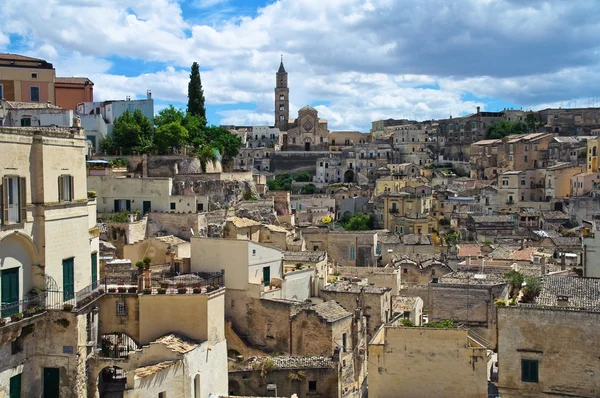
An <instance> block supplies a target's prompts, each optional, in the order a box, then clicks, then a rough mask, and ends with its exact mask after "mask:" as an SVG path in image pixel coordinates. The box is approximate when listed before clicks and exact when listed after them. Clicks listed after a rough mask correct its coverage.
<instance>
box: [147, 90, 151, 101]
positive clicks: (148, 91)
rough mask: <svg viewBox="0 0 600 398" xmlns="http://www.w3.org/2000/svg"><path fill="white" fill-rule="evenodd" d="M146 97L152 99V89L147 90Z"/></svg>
mask: <svg viewBox="0 0 600 398" xmlns="http://www.w3.org/2000/svg"><path fill="white" fill-rule="evenodd" d="M146 98H147V99H152V90H147V91H146Z"/></svg>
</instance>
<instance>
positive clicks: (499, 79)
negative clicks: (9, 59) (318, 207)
mask: <svg viewBox="0 0 600 398" xmlns="http://www.w3.org/2000/svg"><path fill="white" fill-rule="evenodd" d="M225 3H227V4H225ZM575 3H576V4H575ZM191 6H192V8H193V7H196V8H198V7H200V8H204V9H202V10H201V11H200V12H199V14H197V15H186V16H184V15H183V14H182V8H181V4H180V3H178V2H177V1H175V0H156V1H152V2H139V1H137V0H106V1H104V2H97V1H93V0H63V1H58V0H49V1H47V2H43V3H42V2H39V1H37V0H22V1H20V2H9V3H7V4H4V5H3V10H2V14H1V15H0V29H1V31H0V48H1V47H3V46H6V45H7V41H8V37H9V35H11V34H17V35H20V36H21V38H22V40H21V42H22V43H24V44H23V46H24V48H23V49H22V52H23V53H26V54H30V55H36V56H43V57H46V58H48V60H49V61H51V62H53V63H54V65H55V67H56V69H57V74H58V75H61V76H70V75H80V76H81V75H86V76H88V77H90V78H91V79H92V80H93V81H94V83H95V86H94V91H95V96H96V97H97V98H99V99H114V98H124V97H125V96H127V95H130V96H132V97H134V96H138V97H140V96H145V92H146V89H151V90H152V91H153V94H154V97H155V98H157V99H161V100H164V101H173V102H180V103H185V102H186V91H187V81H188V74H189V66H190V65H191V63H192V62H193V61H198V62H199V63H200V64H201V66H202V68H203V69H208V70H203V71H202V81H203V84H204V88H205V94H206V98H207V105H208V106H221V105H224V104H227V105H228V108H230V107H231V106H230V105H232V104H237V103H255V104H256V109H255V110H254V111H250V112H249V111H246V110H242V109H238V110H227V111H222V112H220V113H219V114H220V115H221V116H223V120H222V122H223V123H232V121H234V120H235V121H239V122H240V123H244V124H248V123H255V122H256V123H258V122H260V123H261V124H264V123H272V122H273V95H274V94H273V86H274V84H275V77H274V73H275V71H276V70H277V67H278V62H279V54H281V53H283V54H284V62H285V65H286V69H287V70H288V72H289V73H290V75H289V82H290V87H291V90H290V96H291V102H292V110H293V111H295V110H297V109H298V108H299V107H302V106H304V105H306V104H308V103H317V104H318V103H320V104H321V105H319V106H317V109H319V111H320V113H321V116H323V117H326V118H328V119H329V120H330V128H333V129H342V128H343V129H349V128H353V129H354V128H360V129H367V128H368V127H369V126H370V122H371V121H372V120H376V119H379V118H388V117H398V118H399V117H406V118H417V119H428V118H439V117H447V116H448V115H450V114H452V115H460V114H464V113H470V112H472V111H474V109H475V107H476V106H482V107H483V108H485V103H479V102H475V101H465V100H463V95H464V94H465V93H467V92H469V93H473V94H474V95H476V96H478V97H491V98H500V99H504V100H506V101H511V102H513V103H516V104H523V105H530V106H535V105H536V104H542V103H560V102H561V101H570V100H571V99H572V98H581V97H587V96H589V95H593V93H597V92H599V91H598V88H600V87H598V86H599V85H600V83H598V82H600V79H598V78H599V77H600V76H599V75H600V73H599V72H597V70H598V66H599V65H600V44H599V43H600V42H599V41H598V40H597V37H600V23H599V22H598V21H597V18H596V16H597V15H598V14H600V3H597V2H586V1H575V0H573V1H572V2H568V3H561V2H545V1H541V0H519V1H516V0H494V1H491V0H487V1H480V0H461V1H455V2H439V1H437V0H423V1H420V2H411V1H408V0H403V1H393V0H370V1H367V2H364V1H362V0H340V1H335V2H334V1H322V0H280V1H277V2H275V3H272V4H270V5H268V6H266V7H264V8H262V9H260V10H258V12H257V13H256V15H255V16H253V17H250V16H243V15H237V16H235V17H233V18H232V17H226V18H225V19H221V18H224V17H223V16H224V15H229V12H230V10H229V9H230V8H231V7H233V2H232V1H227V0H194V2H193V3H192V4H191ZM219 6H220V7H221V8H223V7H222V6H225V8H228V11H227V13H223V12H222V10H220V7H219ZM207 8H209V9H210V10H208V11H206V9H207ZM23 9H35V10H36V12H35V13H23V12H22V10H23ZM213 10H214V12H216V13H217V14H211V13H212V12H213ZM432 10H434V11H433V12H432ZM215 18H217V19H215ZM197 21H202V22H201V23H200V24H198V22H197ZM208 21H210V22H208ZM112 56H116V57H121V58H125V59H133V60H139V62H140V64H141V63H142V62H160V63H161V65H164V66H160V70H158V71H156V64H154V67H153V68H151V69H150V71H151V72H149V73H146V72H143V71H142V70H140V72H139V74H138V75H137V76H125V75H121V74H118V73H116V72H114V71H118V70H119V67H118V64H115V63H117V62H119V61H118V60H111V59H109V57H112ZM141 68H144V67H143V65H141ZM143 70H147V69H143ZM436 84H437V85H439V87H440V90H434V89H430V88H422V87H421V86H426V87H430V86H433V85H436ZM420 87H421V88H420ZM240 108H242V107H240ZM243 108H247V106H244V107H243ZM292 116H293V113H292ZM236 123H237V122H236Z"/></svg>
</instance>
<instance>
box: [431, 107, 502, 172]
mask: <svg viewBox="0 0 600 398" xmlns="http://www.w3.org/2000/svg"><path fill="white" fill-rule="evenodd" d="M502 117H503V112H485V111H480V109H479V107H477V112H476V113H474V114H471V115H468V116H464V117H457V118H452V117H450V119H444V120H439V121H438V140H437V149H438V151H439V153H440V155H441V156H442V157H443V158H444V159H450V160H468V159H469V156H470V148H469V146H470V145H471V144H472V143H474V142H477V141H480V140H484V139H486V138H487V134H488V133H487V131H488V129H489V127H490V126H491V124H492V123H493V122H495V121H497V120H502Z"/></svg>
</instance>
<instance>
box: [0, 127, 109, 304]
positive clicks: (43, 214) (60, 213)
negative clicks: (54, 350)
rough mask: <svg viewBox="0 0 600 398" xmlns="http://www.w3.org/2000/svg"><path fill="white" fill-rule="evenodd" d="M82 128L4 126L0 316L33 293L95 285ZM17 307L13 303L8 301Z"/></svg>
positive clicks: (92, 211)
mask: <svg viewBox="0 0 600 398" xmlns="http://www.w3.org/2000/svg"><path fill="white" fill-rule="evenodd" d="M84 139H85V138H84V135H83V130H82V129H81V128H79V127H73V128H60V127H12V128H9V127H3V128H0V142H1V143H2V149H3V153H4V155H3V156H2V158H1V159H0V169H2V170H3V175H2V198H3V200H2V210H3V211H2V213H1V214H0V217H1V219H2V223H1V225H0V254H1V255H2V256H1V257H2V259H3V260H2V262H1V264H0V271H1V276H0V278H1V280H2V291H1V294H2V303H3V305H8V304H11V305H13V307H10V308H5V310H4V311H3V313H4V314H6V315H4V316H9V315H11V313H18V312H21V311H23V310H24V309H25V308H22V306H23V305H24V303H21V304H19V301H20V300H24V299H26V298H27V294H28V293H29V292H30V291H31V289H33V288H39V289H51V290H57V291H61V292H64V294H65V295H66V296H67V297H69V296H72V295H73V294H74V292H76V291H78V290H80V289H83V288H84V287H86V286H89V285H91V284H92V283H93V282H96V281H97V280H98V250H99V239H98V237H99V230H98V228H97V227H96V201H95V200H94V199H88V194H87V184H86V178H85V167H84V164H85V141H84ZM13 303H14V304H13Z"/></svg>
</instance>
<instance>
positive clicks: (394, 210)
mask: <svg viewBox="0 0 600 398" xmlns="http://www.w3.org/2000/svg"><path fill="white" fill-rule="evenodd" d="M390 213H392V214H398V213H400V210H399V209H397V208H395V207H392V208H391V209H390Z"/></svg>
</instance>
